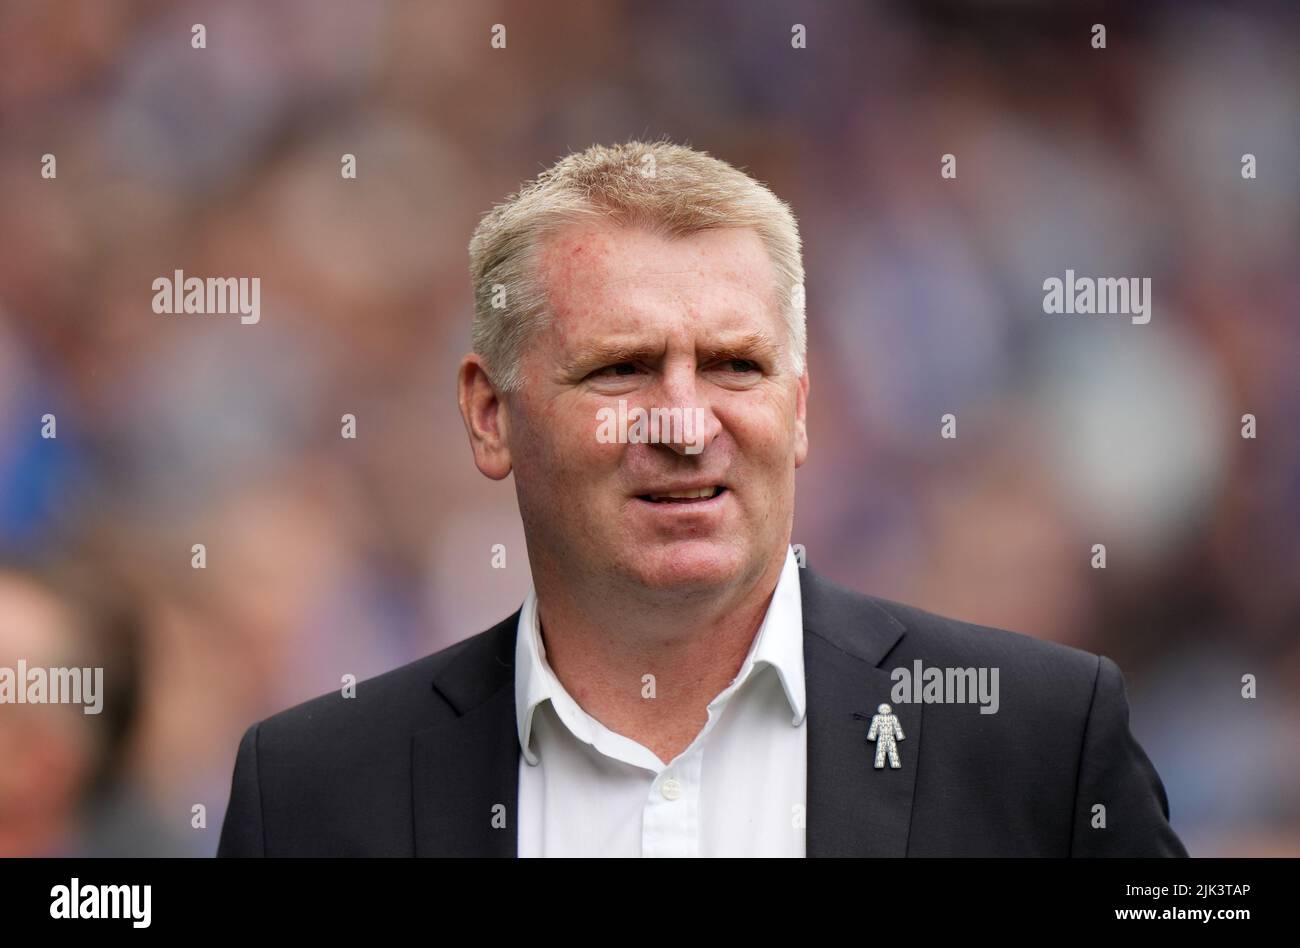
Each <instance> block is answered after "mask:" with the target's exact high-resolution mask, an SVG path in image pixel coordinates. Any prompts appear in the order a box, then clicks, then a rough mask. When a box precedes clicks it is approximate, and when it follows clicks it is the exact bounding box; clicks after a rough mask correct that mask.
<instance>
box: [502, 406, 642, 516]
mask: <svg viewBox="0 0 1300 948" xmlns="http://www.w3.org/2000/svg"><path fill="white" fill-rule="evenodd" d="M522 425H523V426H524V427H522V428H517V429H516V430H517V431H519V430H522V431H523V432H524V436H523V437H521V438H519V439H518V440H519V444H520V448H519V451H518V454H519V458H520V463H518V464H517V465H516V467H517V468H518V469H519V470H520V471H521V472H522V473H523V474H524V476H525V477H528V478H529V479H530V480H531V481H533V482H534V483H539V484H541V485H542V489H544V490H546V491H548V492H551V493H555V494H565V495H569V496H572V495H574V494H576V493H577V492H578V490H580V488H581V486H582V484H584V483H588V482H591V481H592V480H594V479H596V478H599V477H603V476H604V475H606V474H608V473H609V472H612V471H616V470H618V467H619V464H620V462H621V458H622V454H623V451H624V450H625V446H624V445H619V444H604V443H602V442H601V441H600V440H599V439H598V438H597V431H598V429H599V427H600V425H599V421H598V419H597V417H596V409H594V408H593V409H591V410H590V411H587V410H584V409H570V408H556V407H551V408H549V409H548V410H546V411H539V412H536V413H534V414H532V415H530V416H529V417H527V418H525V419H522Z"/></svg>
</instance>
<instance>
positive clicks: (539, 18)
mask: <svg viewBox="0 0 1300 948" xmlns="http://www.w3.org/2000/svg"><path fill="white" fill-rule="evenodd" d="M1134 6H1137V5H1128V4H1125V5H1114V6H1108V7H1103V8H1102V9H1103V11H1104V13H1103V14H1101V15H1098V16H1097V17H1089V16H1084V15H1083V14H1082V13H1079V14H1077V15H1076V13H1075V12H1074V10H1073V8H1072V7H1071V6H1070V5H1069V4H1057V3H1046V2H1043V3H1014V4H988V3H975V2H970V3H962V2H949V3H942V4H939V3H917V4H909V5H902V4H898V5H888V4H882V5H879V6H873V5H869V4H848V3H790V2H754V0H728V2H715V3H710V4H709V5H708V8H707V9H704V8H702V5H700V4H697V3H693V2H690V0H663V2H656V3H653V4H650V3H633V2H609V3H568V2H565V3H556V4H550V3H547V4H538V3H529V2H510V3H507V2H499V3H483V4H479V3H453V2H446V3H411V2H383V3H347V2H333V0H330V2H307V0H276V2H273V3H259V2H253V0H221V2H196V3H185V2H181V3H162V2H140V3H125V2H123V3H104V2H96V0H86V2H40V0H31V2H27V0H20V2H6V3H4V4H3V5H0V62H3V63H4V66H3V68H0V666H6V665H7V666H12V665H13V664H14V662H15V661H16V660H17V658H18V657H20V656H25V657H26V658H27V660H28V661H29V663H35V662H36V660H37V658H38V657H41V658H40V660H42V661H47V662H49V663H55V658H57V657H60V656H63V657H66V656H74V658H72V659H71V660H70V661H71V664H76V665H86V664H103V665H104V666H105V667H106V668H107V669H108V670H109V672H108V679H107V680H108V681H109V683H110V685H109V687H110V692H109V704H110V706H111V707H112V708H113V712H112V714H107V715H105V716H104V719H103V720H99V719H94V720H92V719H91V718H89V717H88V716H83V715H79V714H76V715H74V714H55V713H53V712H51V713H42V709H40V708H37V707H35V706H29V707H26V708H21V709H19V708H13V707H11V706H4V705H0V854H7V855H16V854H38V853H64V852H66V853H94V854H138V855H146V854H193V855H206V854H210V853H212V852H214V851H215V848H216V841H217V834H218V832H219V829H220V824H221V818H222V814H223V812H224V808H225V804H226V798H227V795H228V792H229V780H230V773H231V767H232V764H233V760H234V753H235V748H236V746H237V743H238V740H239V737H240V735H241V734H242V732H243V730H244V729H245V728H246V727H247V726H248V725H249V724H251V723H253V722H254V721H255V720H258V719H260V718H262V717H265V716H266V715H268V714H270V713H273V712H275V711H278V710H280V709H282V708H285V707H287V706H289V705H291V704H294V703H297V702H299V701H302V700H305V699H307V698H310V697H313V696H315V695H318V694H321V693H324V692H326V691H330V690H334V689H337V688H339V687H340V683H341V678H342V676H343V675H345V674H352V675H355V676H356V677H357V678H358V679H359V680H363V679H364V678H366V677H368V676H371V675H374V674H377V673H379V672H381V671H383V670H386V669H388V668H392V667H394V666H396V665H398V664H401V663H403V662H405V661H408V660H411V659H414V658H416V657H418V656H421V655H424V654H428V653H429V652H432V651H434V650H437V649H439V648H442V647H444V646H446V645H449V644H451V643H453V642H455V641H457V640H459V639H461V638H464V637H466V636H468V635H470V634H473V633H475V632H477V631H480V630H482V629H484V628H486V627H487V626H488V625H490V624H492V623H493V622H495V621H497V620H499V619H501V618H503V617H505V616H506V615H508V614H510V613H511V612H512V611H513V610H514V609H515V608H517V607H518V605H519V603H520V602H521V600H522V598H523V595H524V593H525V591H526V589H527V586H528V582H529V576H528V564H527V558H526V553H525V550H524V544H523V535H522V528H521V526H520V524H519V521H518V513H517V508H516V505H515V499H514V494H513V489H512V487H511V484H510V482H509V481H507V482H504V483H495V482H491V481H488V480H486V479H485V478H483V477H482V476H480V475H479V474H478V472H477V471H476V469H475V468H474V466H473V464H472V463H471V459H470V455H469V451H468V449H467V445H466V442H465V436H464V429H463V426H462V424H461V421H460V418H459V415H458V413H457V410H456V405H455V394H454V377H455V367H456V364H457V362H458V360H459V358H460V356H461V355H462V354H463V353H464V352H465V351H466V349H467V348H468V345H469V327H470V315H471V311H472V309H471V295H470V285H469V279H468V271H467V267H468V258H467V253H466V244H467V242H468V239H469V235H470V233H471V231H472V229H473V227H474V225H475V223H476V222H477V220H478V218H479V216H480V215H481V214H482V213H484V212H485V211H486V210H488V209H489V208H490V207H491V206H492V204H494V203H496V202H498V201H500V200H502V199H503V198H504V197H505V196H506V195H507V194H509V193H510V192H512V191H514V190H516V189H517V188H518V187H519V185H520V183H521V182H523V181H524V180H526V179H528V178H531V177H533V176H534V175H535V174H537V173H538V172H539V171H541V170H542V169H543V168H545V167H546V166H548V165H549V164H551V163H552V162H554V161H555V160H556V159H558V158H559V157H560V156H562V155H564V154H566V153H567V152H569V151H571V150H574V149H580V148H584V147H586V146H587V145H590V144H593V143H596V142H603V143H611V142H615V141H622V140H627V139H628V138H632V137H636V138H647V137H648V138H656V137H659V136H662V135H666V136H668V137H670V138H672V139H673V140H675V141H678V142H682V143H685V144H690V145H693V146H694V147H697V148H700V149H703V150H705V151H708V152H709V153H711V154H714V155H716V156H718V157H720V158H723V159H725V160H727V161H730V162H731V163H733V164H736V165H738V166H742V167H744V168H746V170H748V171H749V172H750V173H752V174H753V175H754V176H755V177H757V178H758V179H759V180H762V181H764V182H766V183H768V184H769V185H770V186H771V187H772V188H773V189H774V190H775V191H776V193H777V194H778V195H780V196H781V197H783V198H784V199H785V200H787V201H788V202H789V203H790V204H791V205H792V207H793V208H794V210H795V213H796V215H797V216H798V218H799V221H800V225H801V229H802V233H803V239H804V249H805V263H806V267H807V300H808V338H809V362H810V366H811V372H812V387H811V393H810V402H809V413H810V440H811V455H810V458H809V461H808V463H807V465H806V466H805V467H804V468H803V469H802V470H801V471H800V474H799V488H798V490H799V495H798V497H799V499H798V504H797V509H798V513H797V518H796V524H795V536H794V537H793V540H794V542H796V543H801V544H803V545H804V547H805V548H806V550H807V557H808V562H809V565H811V566H813V567H814V568H816V569H818V570H819V571H820V572H822V573H824V574H825V575H827V576H829V577H830V578H832V579H835V580H837V581H839V582H841V583H844V584H846V585H850V586H853V587H855V588H857V589H860V590H862V591H865V592H870V593H873V594H875V595H879V596H883V597H885V598H887V599H894V600H899V601H905V602H910V603H913V604H915V605H919V606H921V607H923V608H927V609H930V610H932V611H936V612H941V613H944V614H947V615H953V616H957V617H961V618H964V619H968V620H972V621H976V622H979V623H983V624H987V625H995V626H1000V627H1003V628H1010V629H1014V630H1017V631H1021V632H1025V633H1027V634H1030V635H1035V636H1039V637H1043V638H1048V639H1052V640H1055V641H1059V642H1063V643H1067V644H1070V645H1074V646H1078V647H1080V648H1085V649H1088V650H1091V651H1095V652H1100V653H1104V654H1106V655H1109V656H1111V657H1112V658H1114V659H1115V660H1116V661H1117V662H1119V664H1120V666H1121V668H1122V669H1123V670H1124V671H1125V674H1126V676H1127V679H1128V684H1129V697H1130V702H1131V706H1132V726H1133V730H1134V731H1135V733H1136V734H1137V735H1138V737H1139V739H1140V740H1141V741H1142V743H1143V745H1144V746H1145V747H1146V749H1147V751H1148V753H1149V754H1150V756H1151V757H1152V759H1153V762H1154V763H1155V765H1156V767H1157V769H1158V770H1159V772H1160V774H1161V775H1162V777H1163V778H1164V782H1165V785H1166V789H1167V790H1168V792H1169V796H1170V803H1171V808H1172V821H1173V825H1174V827H1175V829H1176V830H1178V832H1179V833H1180V835H1182V837H1183V839H1184V841H1185V842H1186V843H1187V845H1188V847H1189V849H1190V850H1191V851H1192V853H1193V854H1194V855H1272V854H1290V855H1297V854H1300V726H1298V725H1300V697H1297V694H1298V692H1300V689H1298V688H1297V686H1300V530H1298V529H1297V527H1298V526H1300V372H1298V371H1297V370H1296V367H1297V365H1300V276H1298V275H1297V268H1296V261H1297V259H1300V176H1298V175H1297V172H1296V169H1297V168H1300V10H1296V9H1292V8H1288V7H1286V6H1284V5H1273V4H1268V5H1258V6H1252V5H1231V6H1227V5H1217V4H1208V3H1194V2H1188V3H1178V4H1174V3H1168V4H1160V3H1157V4H1150V5H1146V4H1144V5H1141V6H1142V8H1143V9H1142V10H1141V11H1140V12H1139V11H1136V10H1134V9H1133V7H1134ZM1093 22H1102V23H1104V24H1105V25H1106V27H1107V46H1106V48H1105V49H1095V48H1093V47H1092V46H1091V44H1090V40H1091V36H1092V34H1091V33H1090V26H1091V24H1092V23H1093ZM196 23H202V24H203V25H204V26H205V27H206V48H204V49H194V48H193V47H192V46H191V37H192V33H191V26H192V25H193V24H196ZM497 23H500V24H504V25H505V27H506V33H505V36H506V47H505V48H504V49H493V48H492V47H491V45H490V40H491V32H490V31H491V28H492V25H493V24H497ZM794 23H802V24H804V25H805V26H806V28H807V48H805V49H797V48H793V47H792V45H791V25H792V24H794ZM1246 153H1250V154H1254V155H1255V156H1256V158H1257V163H1258V177H1257V178H1255V179H1244V178H1243V177H1242V174H1241V167H1242V165H1241V158H1242V155H1243V154H1246ZM45 154H52V155H54V156H55V157H56V160H57V177H54V178H43V177H42V176H41V168H42V156H43V155H45ZM344 154H354V155H355V156H356V159H357V177H356V179H355V180H347V179H344V178H343V177H342V176H341V175H340V160H341V156H343V155H344ZM944 154H951V155H953V156H954V157H955V159H956V167H957V177H956V178H954V179H944V178H941V176H940V173H939V172H940V160H941V156H943V155H944ZM1067 268H1070V269H1073V270H1075V271H1076V272H1077V273H1079V274H1087V275H1106V276H1149V277H1151V279H1152V284H1153V295H1154V305H1153V316H1152V319H1151V322H1150V324H1148V325H1145V326H1136V325H1131V324H1130V323H1129V321H1128V320H1114V319H1107V318H1090V317H1082V316H1047V315H1045V314H1044V313H1043V307H1042V296H1043V289H1042V283H1043V280H1044V279H1046V278H1048V277H1052V276H1057V277H1060V276H1062V275H1063V274H1064V273H1065V271H1066V269H1067ZM176 269H183V270H185V271H186V273H187V274H203V275H222V276H249V277H252V276H257V277H260V278H261V281H262V297H261V309H262V318H261V321H260V323H259V324H257V325H255V326H242V325H240V324H239V322H238V320H233V321H232V320H224V319H222V320H213V319H208V318H205V317H172V316H159V315H156V314H154V313H153V312H152V310H151V308H150V301H151V299H152V291H151V289H150V286H151V283H152V281H153V280H154V279H155V278H156V277H159V276H169V275H171V273H172V271H173V270H176ZM947 412H951V413H953V414H954V415H955V416H956V417H957V426H958V429H957V431H958V437H957V438H955V439H950V440H945V439H941V438H940V437H939V428H940V418H941V416H942V415H943V414H944V413H947ZM345 413H351V414H353V415H355V417H356V419H357V436H356V438H355V439H344V438H342V437H340V429H341V417H342V416H343V415H344V414H345ZM1247 413H1249V414H1252V415H1254V416H1255V417H1256V419H1257V425H1258V436H1257V437H1256V438H1254V439H1244V438H1242V437H1241V434H1240V432H1241V428H1242V421H1241V418H1242V416H1243V415H1244V414H1247ZM47 415H53V416H54V418H55V419H56V421H57V437H55V438H47V437H42V429H43V421H42V419H43V418H44V417H45V416H47ZM197 543H201V544H203V545H204V547H205V550H206V568H204V569H194V568H192V562H191V561H192V549H193V546H194V544H197ZM498 543H499V544H503V545H504V546H505V548H506V551H507V560H506V568H505V569H495V568H493V565H492V551H491V548H492V546H493V545H494V544H498ZM1098 543H1102V544H1105V546H1106V554H1107V559H1106V568H1105V569H1104V570H1102V569H1095V568H1093V565H1092V562H1093V545H1094V544H1098ZM44 656H50V657H49V658H44ZM83 656H93V657H94V658H95V661H94V662H91V661H89V660H78V659H81V658H82V657H83ZM1243 675H1254V676H1256V678H1257V680H1258V695H1257V697H1255V698H1253V699H1245V698H1243V697H1242V694H1241V689H1242V676H1243ZM59 710H60V711H61V712H66V711H67V709H59ZM196 806H201V807H203V808H204V809H203V811H201V817H196V815H195V814H196V810H195V807H196ZM196 824H203V825H196Z"/></svg>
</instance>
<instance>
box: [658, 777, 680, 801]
mask: <svg viewBox="0 0 1300 948" xmlns="http://www.w3.org/2000/svg"><path fill="white" fill-rule="evenodd" d="M659 792H660V793H662V794H663V795H664V799H665V800H676V799H677V798H678V797H680V796H681V795H682V785H681V783H679V782H678V780H677V779H676V778H675V777H669V778H668V779H667V780H665V781H664V782H663V786H661V787H660V788H659Z"/></svg>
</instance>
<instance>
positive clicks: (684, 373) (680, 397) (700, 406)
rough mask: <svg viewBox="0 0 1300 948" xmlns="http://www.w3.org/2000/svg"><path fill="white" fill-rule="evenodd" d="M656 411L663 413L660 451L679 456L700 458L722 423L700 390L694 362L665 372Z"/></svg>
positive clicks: (683, 362)
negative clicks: (660, 410) (697, 456)
mask: <svg viewBox="0 0 1300 948" xmlns="http://www.w3.org/2000/svg"><path fill="white" fill-rule="evenodd" d="M659 407H660V408H662V409H666V421H664V422H661V424H660V425H659V439H658V443H659V444H660V445H661V447H662V448H663V449H664V450H668V451H672V452H673V453H675V454H679V455H698V454H702V453H703V452H704V449H705V448H707V447H708V446H709V445H710V444H712V443H713V440H714V439H715V438H716V437H717V436H718V433H719V432H720V431H721V430H722V423H721V422H720V421H719V420H718V416H717V415H715V414H714V413H713V406H712V404H711V403H710V401H709V399H708V397H707V395H706V394H705V392H704V391H702V390H701V386H700V384H699V379H698V377H697V376H696V374H695V364H694V360H683V361H682V362H681V363H678V364H675V365H672V366H670V367H668V368H666V369H665V371H664V376H663V380H662V383H661V385H660V391H659Z"/></svg>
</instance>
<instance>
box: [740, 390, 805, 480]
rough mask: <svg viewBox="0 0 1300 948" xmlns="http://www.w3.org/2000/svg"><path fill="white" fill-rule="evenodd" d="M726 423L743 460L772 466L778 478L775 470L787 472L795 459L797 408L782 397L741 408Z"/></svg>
mask: <svg viewBox="0 0 1300 948" xmlns="http://www.w3.org/2000/svg"><path fill="white" fill-rule="evenodd" d="M725 422H726V424H727V427H728V429H729V430H730V431H731V433H732V437H733V438H734V439H735V441H736V447H737V449H738V451H739V454H740V456H741V458H742V459H744V460H748V461H750V462H754V463H755V464H759V465H765V466H771V467H772V468H773V469H772V470H770V471H769V472H768V473H769V474H771V475H777V474H778V472H777V471H776V470H775V468H776V467H781V468H784V467H785V463H784V462H785V461H786V459H792V458H793V457H794V452H795V443H794V406H793V405H791V404H787V403H786V400H785V399H783V398H782V397H780V396H778V395H774V396H771V397H767V398H762V399H756V400H754V401H751V402H748V403H746V404H742V405H738V406H736V410H735V411H734V412H732V413H731V414H730V416H729V418H727V419H725ZM780 473H783V471H782V472H780Z"/></svg>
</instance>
